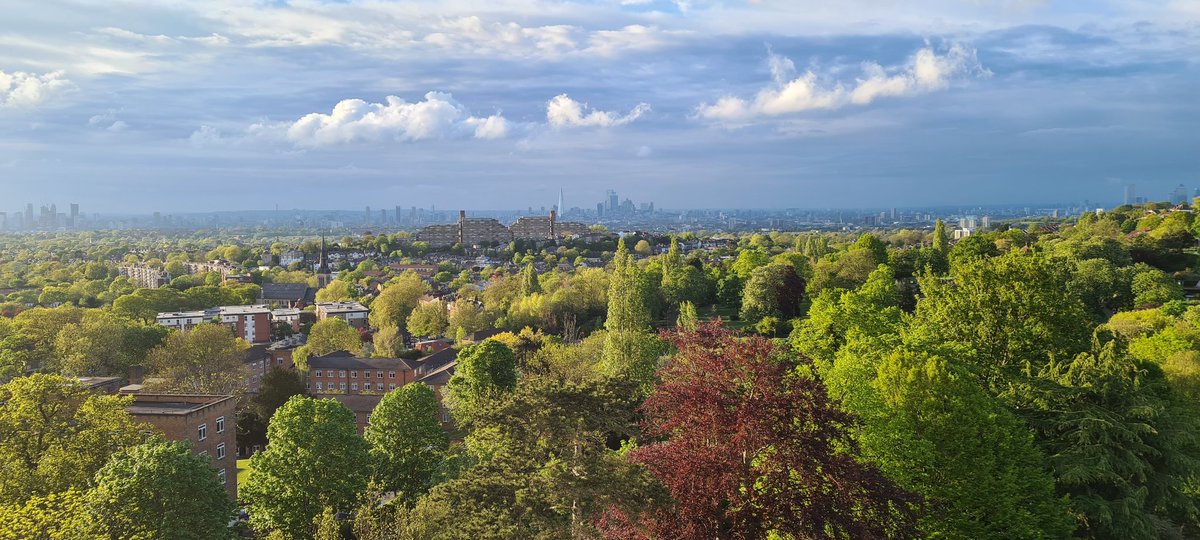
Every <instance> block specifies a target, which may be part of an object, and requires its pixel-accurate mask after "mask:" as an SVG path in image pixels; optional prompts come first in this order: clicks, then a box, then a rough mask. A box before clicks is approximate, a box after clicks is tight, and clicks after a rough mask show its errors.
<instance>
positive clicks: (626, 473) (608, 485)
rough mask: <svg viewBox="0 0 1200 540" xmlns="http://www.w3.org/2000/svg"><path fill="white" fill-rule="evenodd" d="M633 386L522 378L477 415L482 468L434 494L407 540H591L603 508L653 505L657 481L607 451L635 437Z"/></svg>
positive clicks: (474, 444)
mask: <svg viewBox="0 0 1200 540" xmlns="http://www.w3.org/2000/svg"><path fill="white" fill-rule="evenodd" d="M635 395H636V392H635V386H634V385H633V383H632V382H631V381H614V380H594V379H593V380H588V381H579V382H570V381H564V380H561V379H559V378H557V377H552V376H551V377H530V378H525V379H522V380H521V382H520V384H518V386H517V388H516V389H514V390H513V391H512V392H511V393H508V394H504V395H503V396H499V397H498V398H497V399H495V400H494V401H493V402H492V403H491V406H489V407H488V408H486V409H484V410H481V411H480V416H479V417H478V418H477V419H476V420H477V422H476V423H475V424H474V426H475V430H474V431H473V432H472V434H471V435H470V436H469V437H468V439H469V440H468V442H467V446H468V447H469V448H476V449H478V451H477V452H475V453H476V454H478V456H479V457H478V458H477V459H478V460H479V462H478V463H477V464H475V465H473V466H471V467H469V468H467V469H466V470H464V471H462V473H461V474H460V475H459V476H458V478H455V479H452V480H449V481H447V482H445V483H442V484H439V485H437V486H435V487H434V488H433V489H432V490H431V491H430V493H429V495H427V496H426V497H423V498H422V499H421V501H420V502H418V503H417V505H416V507H415V508H414V510H413V511H412V513H411V515H409V516H408V518H407V519H406V520H405V521H406V523H407V524H408V527H407V529H408V530H405V531H403V533H404V534H402V536H403V537H412V538H462V539H468V538H592V537H596V536H597V535H596V531H595V529H594V528H593V524H594V523H596V522H598V521H599V520H600V518H601V516H602V515H603V513H604V512H605V511H606V510H608V509H609V508H613V507H616V508H620V509H624V510H627V511H630V512H632V511H634V509H636V508H637V507H639V506H641V505H646V504H652V503H653V502H656V501H658V500H659V497H657V495H658V491H659V490H656V489H654V488H655V486H654V482H653V479H652V478H650V477H649V475H648V474H647V473H646V471H645V470H644V469H643V468H642V467H640V466H637V465H631V464H630V463H629V462H628V460H627V459H626V456H625V454H626V453H627V451H628V450H627V448H624V449H621V450H612V449H611V447H610V446H609V445H608V439H609V438H610V437H613V438H619V437H628V436H630V435H632V432H633V431H634V426H635V424H634V418H635V410H634V407H635V404H636V399H635V398H634V396H635Z"/></svg>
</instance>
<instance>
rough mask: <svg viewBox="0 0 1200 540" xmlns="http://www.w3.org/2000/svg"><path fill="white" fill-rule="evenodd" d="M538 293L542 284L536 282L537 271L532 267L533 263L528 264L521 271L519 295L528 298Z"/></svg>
mask: <svg viewBox="0 0 1200 540" xmlns="http://www.w3.org/2000/svg"><path fill="white" fill-rule="evenodd" d="M540 292H542V284H541V283H540V282H539V281H538V273H537V269H535V268H534V267H533V263H529V264H527V265H525V268H522V269H521V294H524V295H527V296H528V295H530V294H533V293H540Z"/></svg>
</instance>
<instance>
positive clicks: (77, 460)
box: [0, 373, 147, 505]
mask: <svg viewBox="0 0 1200 540" xmlns="http://www.w3.org/2000/svg"><path fill="white" fill-rule="evenodd" d="M131 401H132V398H130V397H127V396H111V395H100V394H95V393H92V392H90V391H89V390H87V389H86V388H84V387H82V386H80V385H76V384H74V383H73V382H72V381H71V380H70V379H65V378H62V377H58V376H55V375H44V374H40V373H35V374H33V375H30V376H28V377H18V378H16V379H13V380H11V381H9V382H8V383H7V384H5V385H3V386H0V404H3V406H0V505H5V504H22V503H24V502H25V501H26V500H28V499H29V498H30V497H34V496H38V495H48V494H51V493H55V492H61V491H66V490H68V489H72V488H75V489H79V490H83V489H85V488H87V487H89V486H90V485H91V483H92V477H93V476H94V475H95V474H96V471H98V470H100V467H102V466H103V465H104V463H106V462H107V461H108V459H109V457H110V456H112V455H113V454H115V453H117V452H119V451H121V450H123V449H125V448H128V447H130V446H133V445H136V444H138V443H140V442H141V441H142V438H143V435H142V433H141V432H142V430H143V429H147V426H145V425H142V424H138V423H135V422H134V421H133V419H132V418H131V417H130V416H129V413H127V412H125V407H126V406H128V405H129V404H130V402H131Z"/></svg>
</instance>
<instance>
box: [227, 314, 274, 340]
mask: <svg viewBox="0 0 1200 540" xmlns="http://www.w3.org/2000/svg"><path fill="white" fill-rule="evenodd" d="M219 316H220V321H221V324H224V325H225V326H228V327H229V329H230V330H233V335H235V336H237V337H240V338H242V339H244V340H246V341H248V342H250V343H265V342H268V341H271V308H270V307H269V306H266V305H254V306H224V307H222V308H220V312H219Z"/></svg>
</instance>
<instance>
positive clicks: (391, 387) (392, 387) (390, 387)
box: [388, 384, 396, 390]
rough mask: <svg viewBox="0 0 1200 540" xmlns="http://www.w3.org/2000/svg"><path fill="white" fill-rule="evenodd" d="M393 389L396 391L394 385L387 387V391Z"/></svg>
mask: <svg viewBox="0 0 1200 540" xmlns="http://www.w3.org/2000/svg"><path fill="white" fill-rule="evenodd" d="M395 389H396V385H394V384H389V385H388V390H395Z"/></svg>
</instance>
